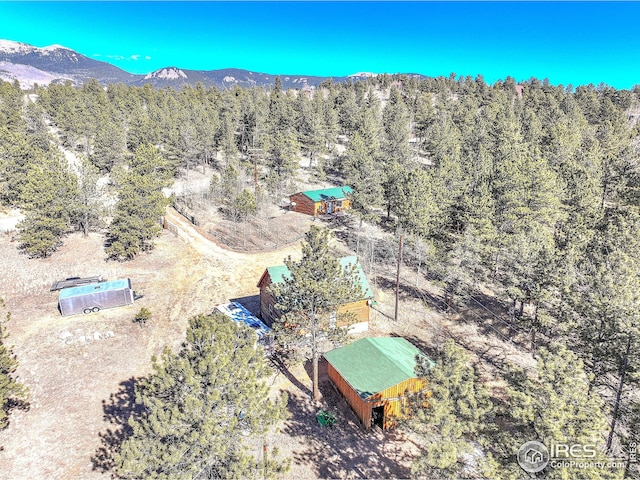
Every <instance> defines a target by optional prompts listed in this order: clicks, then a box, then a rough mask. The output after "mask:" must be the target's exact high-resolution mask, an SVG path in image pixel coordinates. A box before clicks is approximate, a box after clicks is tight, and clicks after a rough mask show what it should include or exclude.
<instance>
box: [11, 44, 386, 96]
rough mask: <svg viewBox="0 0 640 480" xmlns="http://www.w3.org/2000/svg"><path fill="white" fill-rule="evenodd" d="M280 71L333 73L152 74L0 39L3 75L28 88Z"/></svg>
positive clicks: (231, 73)
mask: <svg viewBox="0 0 640 480" xmlns="http://www.w3.org/2000/svg"><path fill="white" fill-rule="evenodd" d="M377 75H378V74H375V73H368V72H360V73H355V74H353V75H349V76H346V77H332V80H333V81H334V82H336V83H341V82H351V81H361V80H366V79H368V78H371V77H375V76H377ZM277 76H279V77H280V80H281V81H282V86H283V87H284V88H294V89H300V90H309V89H313V88H316V87H318V86H319V85H320V84H321V83H322V82H324V81H326V80H327V79H328V78H330V77H318V76H308V75H282V74H279V75H273V74H269V73H259V72H251V71H248V70H241V69H237V68H225V69H221V70H186V69H182V68H178V67H165V68H161V69H159V70H156V71H154V72H151V73H148V74H147V75H134V74H131V73H128V72H126V71H124V70H122V69H120V68H118V67H116V66H113V65H111V64H109V63H106V62H101V61H99V60H94V59H91V58H88V57H86V56H84V55H82V54H80V53H78V52H75V51H73V50H71V49H69V48H66V47H63V46H61V45H50V46H48V47H43V48H40V47H34V46H32V45H28V44H26V43H21V42H14V41H11V40H0V79H3V80H8V81H15V80H18V81H19V82H20V85H21V86H22V87H23V88H30V87H32V86H33V85H34V84H35V83H37V84H39V85H49V84H50V83H59V82H65V81H71V82H72V83H74V84H75V85H81V84H82V83H84V82H86V81H87V80H89V79H91V78H95V79H96V80H98V81H99V82H100V83H102V84H103V85H107V84H109V83H118V82H121V83H124V84H126V85H144V84H151V85H153V86H154V87H158V88H164V87H172V88H180V87H182V86H183V85H192V86H194V85H196V84H197V83H202V84H203V85H204V86H205V87H212V86H213V87H217V88H221V89H227V88H232V87H233V86H234V85H238V86H240V87H254V86H255V87H270V86H273V84H274V82H275V79H276V77H277Z"/></svg>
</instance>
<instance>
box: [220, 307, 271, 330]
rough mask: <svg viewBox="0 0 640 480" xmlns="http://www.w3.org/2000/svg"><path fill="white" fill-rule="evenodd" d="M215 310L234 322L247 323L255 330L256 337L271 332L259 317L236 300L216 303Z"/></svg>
mask: <svg viewBox="0 0 640 480" xmlns="http://www.w3.org/2000/svg"><path fill="white" fill-rule="evenodd" d="M216 310H217V311H219V312H220V313H222V314H224V315H226V316H227V317H229V318H230V319H231V320H233V321H235V322H242V323H244V324H245V325H248V326H249V327H251V328H252V329H253V330H254V331H255V332H256V334H257V335H258V338H262V337H264V336H265V335H267V334H268V333H269V332H271V329H270V328H269V327H267V326H266V325H265V324H264V323H262V322H261V321H260V319H258V318H257V317H256V316H254V315H253V314H252V313H251V312H250V311H249V310H247V309H246V308H245V307H243V306H242V305H241V304H239V303H237V302H231V303H226V304H224V305H218V306H217V307H216Z"/></svg>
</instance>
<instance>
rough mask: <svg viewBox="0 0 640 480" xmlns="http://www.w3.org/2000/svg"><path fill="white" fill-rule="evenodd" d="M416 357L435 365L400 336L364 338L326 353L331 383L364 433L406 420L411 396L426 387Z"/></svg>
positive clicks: (386, 427)
mask: <svg viewBox="0 0 640 480" xmlns="http://www.w3.org/2000/svg"><path fill="white" fill-rule="evenodd" d="M417 356H423V357H425V358H426V359H427V360H428V362H429V364H430V365H432V366H433V365H434V363H433V361H432V360H431V359H429V357H427V356H426V355H425V354H424V353H422V352H421V351H420V350H418V349H417V348H416V347H415V346H414V345H412V344H411V343H409V342H408V341H407V340H406V339H404V338H401V337H378V338H362V339H360V340H357V341H355V342H353V343H350V344H349V345H345V346H344V347H340V348H336V349H334V350H331V351H330V352H327V353H325V354H324V357H325V359H326V360H327V364H328V372H329V378H330V379H331V382H332V383H333V384H334V385H335V386H336V388H337V389H338V391H339V392H340V393H341V394H342V395H343V396H344V397H345V399H346V400H347V403H348V404H349V406H350V407H351V408H352V409H353V411H354V412H355V414H356V416H357V417H358V419H359V420H360V422H361V423H362V426H363V427H364V429H365V430H369V429H370V428H371V427H373V426H374V425H377V426H379V427H380V428H382V429H385V430H386V429H388V428H391V427H393V426H394V425H395V424H396V422H397V420H398V419H400V418H403V417H406V415H407V413H408V408H407V407H408V401H409V397H410V396H412V395H415V394H417V393H419V392H423V391H424V389H425V387H426V384H425V381H424V380H422V379H420V378H418V377H417V375H416V373H415V367H416V357H417Z"/></svg>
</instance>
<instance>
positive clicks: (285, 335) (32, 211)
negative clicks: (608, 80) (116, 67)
mask: <svg viewBox="0 0 640 480" xmlns="http://www.w3.org/2000/svg"><path fill="white" fill-rule="evenodd" d="M36 92H37V94H34V95H35V97H33V98H32V97H25V96H24V95H23V93H22V91H20V90H19V89H18V88H17V87H16V86H15V85H14V86H11V85H10V84H7V83H0V98H1V99H3V102H0V116H2V118H4V119H5V123H6V125H7V126H6V127H3V126H0V129H1V130H2V131H1V132H0V133H2V135H0V187H1V188H0V202H2V205H3V211H4V212H6V213H3V218H5V219H9V220H6V222H9V223H10V222H15V219H16V218H17V215H16V212H17V210H15V207H20V209H19V211H20V213H21V214H22V215H24V218H23V219H22V220H21V221H20V222H19V223H17V224H16V229H17V231H13V232H9V233H6V234H2V235H1V238H0V242H1V244H0V247H2V252H3V258H2V268H3V275H2V276H1V277H0V294H1V297H2V299H3V301H4V306H3V307H2V309H0V314H2V318H3V319H5V320H4V321H3V322H2V326H3V328H4V329H6V331H7V332H8V333H9V334H10V337H9V339H8V340H7V341H5V342H3V344H0V354H2V352H5V353H4V358H5V360H6V359H7V358H8V359H9V360H6V361H7V362H8V364H9V367H10V368H9V369H8V370H9V375H8V376H7V378H9V379H11V380H12V379H13V377H12V375H13V373H14V372H13V371H12V370H11V368H17V369H16V370H15V378H16V379H17V381H19V382H21V383H22V384H24V385H25V386H27V387H28V388H29V391H28V392H27V391H26V390H20V389H19V388H16V389H15V390H14V394H15V395H14V397H15V398H11V399H10V400H7V401H5V403H4V404H3V406H4V407H5V408H6V409H7V410H8V411H9V413H10V415H9V416H8V417H6V418H8V421H6V422H5V423H4V424H3V423H2V421H3V418H2V417H0V429H1V428H2V427H3V426H5V425H7V428H6V429H2V430H0V445H2V448H3V449H2V451H0V455H1V456H2V458H3V463H6V464H8V465H9V469H6V470H3V471H2V472H0V476H3V475H7V476H6V477H3V478H15V477H16V476H18V477H19V475H20V472H24V471H29V472H30V474H32V475H34V476H36V477H38V476H42V477H47V478H74V477H76V478H92V477H95V478H98V477H99V476H100V475H102V473H105V474H113V475H120V476H125V477H126V476H129V477H135V478H137V477H148V476H153V475H155V474H158V475H160V474H164V473H166V472H172V473H173V474H174V475H176V476H179V475H181V474H183V473H184V472H188V473H187V474H185V475H186V476H187V477H189V478H200V477H201V476H203V475H204V476H207V475H208V476H216V475H218V476H225V475H228V476H230V477H237V478H241V477H243V476H245V477H246V476H248V475H253V476H256V477H258V476H260V474H262V476H264V477H270V478H277V477H280V478H289V477H300V478H327V477H331V478H334V477H339V478H342V477H352V476H358V477H363V478H368V477H392V478H398V477H399V478H405V477H409V476H416V477H427V478H441V477H443V476H446V477H450V478H458V477H460V476H469V477H472V478H508V479H513V478H518V477H519V476H521V475H522V470H523V468H524V467H523V466H522V463H521V459H520V458H519V457H518V456H517V454H518V452H519V449H520V448H521V447H522V446H523V445H526V444H527V443H528V442H529V441H533V440H536V441H539V442H542V441H544V442H545V443H546V444H549V445H555V444H560V445H565V444H572V443H571V442H579V444H580V445H586V446H587V447H588V449H589V451H591V450H594V451H595V452H596V453H595V455H596V456H597V459H598V460H599V461H602V462H605V460H609V461H612V462H613V461H616V462H617V463H615V465H614V467H612V468H611V469H606V468H605V469H603V468H601V467H600V466H594V467H589V468H587V469H582V467H576V466H573V465H562V464H561V465H559V466H558V467H554V466H553V465H551V466H550V468H549V469H548V470H547V471H546V472H547V473H548V474H549V475H551V476H554V475H556V476H560V477H566V478H580V477H581V476H582V475H584V476H586V477H590V478H619V477H622V476H624V475H631V474H635V473H633V472H635V471H636V470H637V464H636V463H634V462H633V461H632V460H633V455H632V450H630V449H631V448H632V447H633V445H634V442H635V441H636V440H638V437H637V435H638V433H637V432H638V431H640V430H638V428H637V426H638V425H639V423H638V422H639V421H640V407H639V406H640V399H639V398H638V389H637V385H638V382H639V381H640V380H639V378H638V376H637V369H636V367H637V365H636V363H637V358H640V357H638V355H637V353H638V348H639V345H640V344H638V342H637V339H638V338H640V336H639V335H638V332H640V330H638V328H640V327H639V324H638V319H640V293H639V292H640V275H639V274H638V272H639V271H640V266H639V265H640V264H639V263H638V259H639V258H640V255H638V251H640V250H639V249H640V244H639V243H638V239H639V238H640V234H638V232H640V210H638V195H637V192H638V185H639V181H640V169H639V166H640V163H638V161H637V159H638V156H639V155H640V140H639V138H640V137H639V132H640V127H638V124H637V123H636V119H637V115H636V113H637V112H638V111H640V101H639V100H638V93H639V92H636V91H633V92H632V91H617V90H615V89H611V88H607V87H606V86H600V87H597V88H596V87H593V86H580V87H577V88H576V89H575V90H572V89H569V88H566V89H565V88H562V87H556V86H552V85H549V84H548V83H546V82H540V81H537V80H535V79H531V80H529V81H527V82H524V84H522V85H516V83H515V81H514V80H513V79H511V78H508V79H507V80H505V81H500V82H496V83H495V84H494V85H487V84H486V83H485V82H484V80H483V79H482V78H481V77H478V78H476V79H472V78H470V77H460V78H458V79H456V78H454V77H449V78H437V79H418V78H416V77H411V76H402V75H399V76H380V77H376V78H371V79H368V80H366V81H358V82H353V83H348V84H334V83H332V82H330V81H327V82H323V84H322V85H321V86H320V87H318V89H316V90H305V91H301V90H300V91H299V90H295V91H294V90H284V89H283V87H282V83H281V81H280V79H277V80H276V82H275V84H274V86H273V88H270V89H258V88H250V89H242V88H240V87H237V88H234V89H231V90H224V91H218V90H216V89H213V88H211V89H206V88H204V87H202V86H201V85H200V86H198V87H189V86H185V87H184V88H182V89H181V90H179V91H176V90H172V89H170V88H167V89H160V90H157V89H153V88H151V87H150V86H148V85H147V86H145V87H127V86H124V85H121V84H120V85H108V86H106V87H104V86H102V85H100V84H99V83H98V82H97V81H89V82H87V83H86V84H85V85H84V86H83V87H82V88H79V89H76V88H74V87H73V86H72V85H69V84H65V85H51V86H49V87H46V88H37V89H36ZM296 207H298V208H296ZM347 207H348V210H347ZM12 209H13V210H12ZM297 209H299V210H300V211H296V210H297ZM338 214H339V215H338ZM345 258H353V259H354V261H353V264H348V263H346V264H344V265H343V264H341V263H340V262H342V260H344V259H345ZM283 264H284V265H283ZM270 267H273V268H274V269H275V270H274V272H275V271H276V270H277V271H278V272H280V273H278V274H276V273H274V274H273V277H272V276H271V274H269V275H268V276H264V272H265V271H267V272H268V271H269V268H270ZM356 267H357V269H356ZM265 269H266V270H265ZM278 269H279V270H278ZM356 270H357V272H358V273H357V275H360V272H361V273H362V275H364V276H366V279H367V280H368V282H362V281H361V280H360V279H361V278H362V277H359V276H358V277H357V276H356V273H355V272H356ZM75 276H81V277H85V276H101V277H104V278H106V279H108V280H113V279H129V280H130V281H131V284H132V285H133V289H134V290H135V292H136V295H137V299H136V300H135V303H134V304H133V305H129V306H122V307H119V308H114V309H110V310H106V311H100V312H98V313H95V314H91V315H86V316H85V315H82V316H69V317H60V316H59V312H58V311H57V308H56V298H57V295H56V294H55V293H51V292H49V291H48V287H49V285H51V283H52V282H54V281H57V280H62V279H65V278H69V277H75ZM262 278H265V283H263V282H262ZM272 278H273V279H274V280H273V281H272ZM267 279H268V280H267ZM259 280H260V289H261V290H260V295H261V296H260V297H259V295H258V286H257V285H258V282H259ZM276 280H277V281H276ZM365 284H368V285H369V286H370V287H371V290H373V297H371V295H369V294H367V295H365V291H367V289H368V287H366V288H365V286H364V285H365ZM263 290H264V292H263ZM269 295H271V297H272V300H269V301H263V299H267V296H269ZM230 301H235V302H239V303H241V304H242V305H244V306H245V307H247V308H248V309H249V310H251V311H252V313H253V314H254V315H257V314H258V313H259V312H260V314H261V315H262V317H263V318H262V319H263V320H264V321H265V323H266V325H267V326H268V327H272V335H273V345H274V351H275V352H276V353H275V354H274V355H273V356H272V357H270V360H269V362H265V359H264V357H263V356H262V354H261V353H260V352H259V349H258V350H256V349H255V348H252V342H253V344H254V343H255V339H254V338H253V337H250V336H249V335H248V333H249V331H248V330H246V329H245V330H242V329H240V330H233V328H235V327H234V326H233V324H232V322H230V321H229V320H228V319H223V320H224V321H223V320H221V319H220V318H219V317H217V316H215V315H213V314H212V310H213V308H214V307H215V306H216V305H219V304H223V303H227V302H230ZM269 302H270V303H269ZM348 305H352V306H353V308H354V311H351V312H348V311H346V312H345V311H344V310H342V308H343V306H348ZM356 306H357V307H356ZM355 308H358V309H359V310H358V312H357V313H354V312H355ZM272 313H273V316H272V315H271V314H272ZM343 314H344V316H346V317H348V316H349V315H351V318H352V319H353V318H354V317H357V318H358V319H359V320H363V321H362V322H359V323H362V324H368V327H369V329H368V331H366V332H364V333H362V332H359V333H357V334H355V335H353V336H352V338H346V337H345V335H344V333H345V330H343V329H341V328H340V325H345V324H348V320H349V319H348V318H347V319H346V320H345V318H343ZM359 315H362V317H360V316H359ZM267 317H268V318H267ZM139 319H142V320H139ZM364 320H366V321H364ZM137 321H139V322H140V324H136V323H135V322H137ZM341 322H346V323H341ZM354 323H355V322H354ZM363 336H367V337H394V336H399V337H403V338H404V339H405V340H407V341H408V342H409V343H410V344H411V345H412V346H413V347H416V348H417V349H418V350H419V351H420V352H421V353H420V355H418V356H416V357H415V365H410V367H413V368H409V370H411V372H410V373H411V374H412V375H413V376H414V377H416V379H417V380H419V381H420V382H417V381H416V382H415V383H413V385H416V386H417V385H426V387H416V391H414V392H411V393H407V392H406V391H404V392H400V391H399V392H400V393H398V394H397V396H393V395H392V396H391V398H388V399H382V400H379V399H378V400H376V399H375V398H374V396H375V395H376V394H378V393H380V392H382V391H391V390H392V387H393V388H395V386H397V385H402V384H403V382H405V381H407V382H409V381H411V382H413V377H411V378H404V379H403V380H401V381H399V382H396V383H395V384H391V385H390V386H387V387H384V388H382V389H381V390H376V391H368V390H367V391H364V390H363V391H361V392H360V393H358V392H356V390H355V388H354V389H352V390H353V392H356V393H354V395H358V396H360V397H361V399H362V400H365V403H367V401H368V402H369V403H368V404H367V405H368V406H367V405H365V407H366V409H370V410H371V414H368V413H367V415H364V414H362V416H360V417H359V418H361V419H362V418H366V419H369V420H362V421H363V422H368V421H371V423H374V424H375V421H378V420H379V418H380V415H382V417H383V419H382V421H381V422H379V424H380V425H382V428H387V427H393V426H394V425H396V423H395V419H390V420H393V421H387V419H385V415H386V413H385V412H387V405H388V404H387V403H385V405H383V406H382V410H379V409H380V408H381V406H380V405H378V404H377V403H376V405H375V406H372V405H373V403H375V402H378V401H380V402H382V401H384V402H387V401H389V402H392V401H393V402H398V403H399V404H400V403H402V405H403V407H402V408H403V409H405V410H406V412H404V411H403V412H401V414H398V415H399V416H398V419H400V420H402V421H399V422H398V424H397V425H398V426H397V428H393V429H391V430H389V431H378V430H376V429H375V428H374V429H373V431H372V433H371V434H367V435H365V433H364V430H365V429H366V428H365V429H363V428H362V427H363V425H360V423H359V420H358V419H357V417H356V416H355V415H354V414H353V412H352V411H351V409H350V408H349V406H348V405H347V403H346V401H345V400H344V398H348V396H347V394H345V395H344V398H343V396H342V395H339V394H338V393H337V391H336V389H335V388H334V384H335V385H337V383H335V382H334V383H332V382H329V381H328V379H327V375H328V373H327V371H328V372H331V373H330V374H331V375H333V374H334V373H333V372H334V371H333V370H332V369H333V364H332V366H331V367H330V368H329V369H328V370H326V366H325V365H324V363H323V361H322V355H323V354H324V353H325V352H327V351H329V350H330V349H333V348H341V347H344V346H345V344H347V343H349V342H350V341H352V340H354V339H357V338H360V337H363ZM4 345H8V346H11V345H13V346H14V349H13V354H14V355H15V356H14V357H12V356H11V350H10V349H9V350H6V348H5V347H4ZM165 346H166V347H169V349H166V350H165V349H163V348H164V347H165ZM3 349H4V350H3ZM412 351H413V350H412ZM7 352H8V355H7ZM0 358H3V357H2V356H1V355H0ZM327 358H329V357H327ZM384 358H388V357H384ZM404 358H406V357H404ZM411 358H413V357H411ZM411 358H410V359H411ZM425 358H428V359H430V361H431V363H429V362H426V361H425V360H424V359H425ZM421 359H422V360H421ZM425 362H426V363H425ZM409 363H411V362H410V361H409ZM327 368H328V367H327ZM368 368H369V369H370V370H369V371H368V372H367V374H369V372H370V373H371V375H374V374H377V372H376V371H375V370H376V368H375V367H371V366H369V367H368ZM212 372H216V373H215V374H213V373H212ZM381 375H382V374H381ZM418 377H419V378H418ZM336 378H338V377H337V376H336V377H333V376H332V379H333V380H335V379H336ZM342 378H343V379H345V378H347V377H344V376H343V377H342ZM260 379H261V380H260ZM558 379H560V380H558ZM12 381H13V380H12ZM218 381H219V382H221V383H217V382H218ZM262 381H264V382H266V383H261V382H262ZM224 382H226V383H224ZM336 382H340V380H336ZM344 382H346V383H348V382H347V381H346V380H344ZM422 382H425V383H422ZM15 384H16V383H15V382H14V383H9V385H10V386H12V388H14V387H13V385H15ZM407 384H408V383H407ZM231 385H232V386H233V388H231V387H230V386H231ZM264 385H268V388H267V387H265V386H264ZM134 391H135V398H134ZM341 391H342V390H341ZM281 393H286V394H287V395H288V400H287V401H286V402H285V399H284V397H283V396H282V395H281ZM342 393H343V394H344V391H342ZM234 394H237V396H234ZM414 394H415V395H414ZM394 395H395V394H394ZM220 396H221V397H220ZM452 396H453V400H452V399H451V397H452ZM0 398H1V397H0ZM221 398H222V400H221ZM372 398H374V399H373V400H367V399H372ZM20 402H24V403H20ZM21 405H22V406H27V405H28V406H29V407H30V408H29V409H28V410H27V409H21V408H19V407H20V406H21ZM352 406H353V405H352ZM365 407H363V410H362V411H363V412H364V411H365ZM394 408H395V407H394ZM375 409H378V410H375ZM320 410H322V411H323V412H329V414H330V415H333V416H335V419H336V420H337V422H336V425H334V426H333V427H331V428H330V429H329V428H326V429H325V428H324V427H322V426H321V425H320V424H319V423H318V421H317V419H316V414H317V412H319V411H320ZM374 410H375V411H374ZM366 411H367V412H368V411H369V410H366ZM394 411H398V412H400V409H399V408H398V409H397V410H394ZM165 412H168V413H165ZM2 413H4V411H2ZM374 413H375V415H374ZM405 413H407V415H405ZM287 414H288V416H287ZM374 417H375V418H374ZM127 418H129V419H130V425H128V426H125V421H126V419H127ZM322 418H325V417H322ZM327 418H328V417H327ZM365 427H367V428H368V427H369V425H366V426H365ZM447 432H454V433H453V434H451V435H449V434H448V433H447ZM549 442H551V443H549ZM265 443H266V444H267V445H268V446H269V448H271V447H278V448H279V450H280V453H276V452H273V451H272V450H269V451H268V453H267V454H266V455H265V454H264V453H263V451H262V447H263V445H264V444H265ZM244 444H246V445H247V446H248V447H250V448H248V450H247V452H244V451H243V449H242V448H241V446H242V445H244ZM254 444H255V448H254ZM593 445H596V446H597V448H595V447H594V448H593V449H592V446H593ZM152 446H155V447H156V448H158V449H159V451H160V452H161V453H159V454H158V453H154V452H155V450H154V449H153V448H152ZM543 446H544V445H543ZM141 449H142V450H141ZM176 451H180V452H182V455H174V454H175V452H176ZM140 452H143V453H145V452H146V453H145V455H142V457H143V458H141V459H138V454H139V453H140ZM245 453H246V455H245ZM188 455H191V456H188ZM210 455H211V458H214V459H216V460H215V461H209V458H210V457H209V456H210ZM239 459H243V461H239ZM4 460H6V462H4ZM288 460H291V463H290V464H287V461H288ZM547 460H549V459H547ZM256 461H257V462H256ZM202 462H203V463H202ZM602 462H601V463H602ZM605 463H606V462H605ZM545 466H546V464H545V465H543V466H542V468H543V469H544V468H545ZM235 468H238V469H239V470H234V469H235ZM261 468H262V469H263V471H262V472H261V471H260V469H261ZM165 469H166V470H165ZM202 472H207V473H206V474H205V473H202ZM629 472H631V473H629Z"/></svg>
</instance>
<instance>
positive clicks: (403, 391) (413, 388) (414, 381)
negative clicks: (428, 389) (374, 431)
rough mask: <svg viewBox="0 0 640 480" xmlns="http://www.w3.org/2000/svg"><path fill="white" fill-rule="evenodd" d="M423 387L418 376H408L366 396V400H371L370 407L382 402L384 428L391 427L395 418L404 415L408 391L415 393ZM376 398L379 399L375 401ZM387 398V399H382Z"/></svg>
mask: <svg viewBox="0 0 640 480" xmlns="http://www.w3.org/2000/svg"><path fill="white" fill-rule="evenodd" d="M423 388H424V381H422V380H420V379H419V378H408V379H407V380H405V381H404V382H400V383H398V384H397V385H393V386H392V387H389V388H387V389H385V390H383V391H381V392H378V393H376V394H375V395H372V396H371V397H369V398H367V402H372V403H371V405H372V407H375V406H379V405H382V404H383V403H384V428H385V429H386V428H391V427H393V426H394V425H395V424H396V420H397V419H399V418H402V417H403V416H404V413H405V412H404V410H405V408H406V406H407V405H406V402H407V399H406V398H402V399H400V398H399V397H406V396H407V395H409V394H410V393H416V392H419V391H421V390H423ZM377 399H380V401H378V402H376V400H377ZM384 399H388V400H384Z"/></svg>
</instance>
